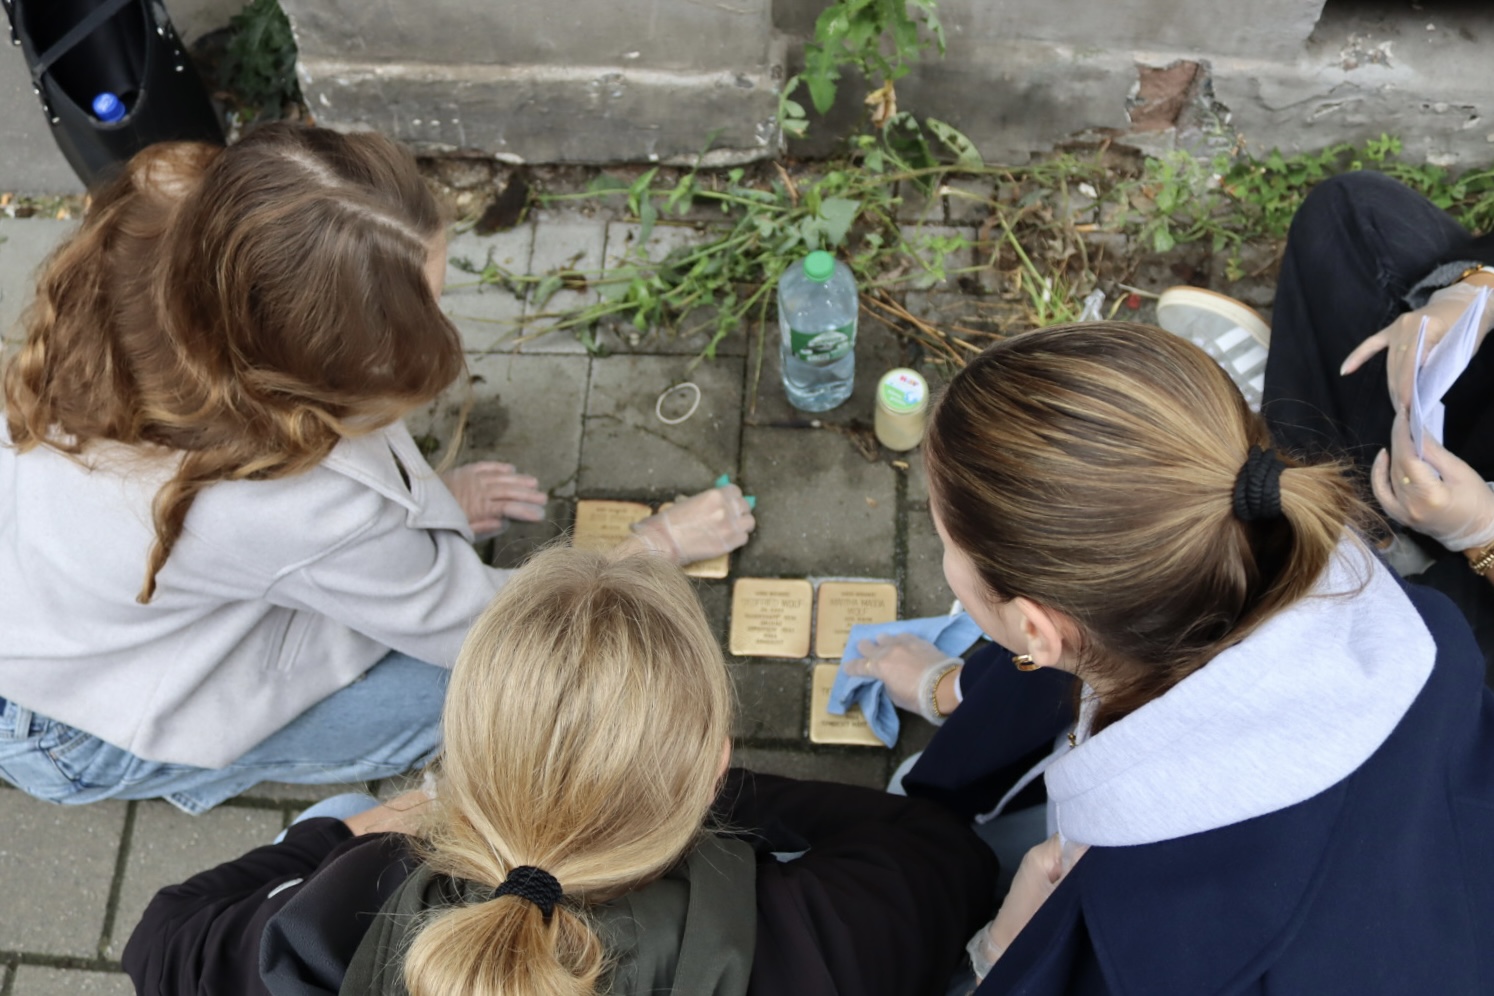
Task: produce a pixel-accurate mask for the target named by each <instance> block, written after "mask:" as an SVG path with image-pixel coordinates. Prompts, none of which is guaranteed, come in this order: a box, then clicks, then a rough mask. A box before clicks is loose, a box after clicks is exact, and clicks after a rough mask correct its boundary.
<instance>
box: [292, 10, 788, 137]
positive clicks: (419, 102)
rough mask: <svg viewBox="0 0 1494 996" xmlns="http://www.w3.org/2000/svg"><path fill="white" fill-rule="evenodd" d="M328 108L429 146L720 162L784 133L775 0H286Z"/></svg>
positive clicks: (319, 102) (304, 59)
mask: <svg viewBox="0 0 1494 996" xmlns="http://www.w3.org/2000/svg"><path fill="white" fill-rule="evenodd" d="M283 6H284V7H285V10H286V13H287V14H288V15H289V16H290V18H291V23H292V25H293V27H294V29H295V32H296V41H297V44H298V46H299V48H300V56H301V61H300V72H301V77H302V80H301V82H302V88H303V90H304V91H305V94H306V98H307V102H308V103H309V104H310V106H311V109H312V112H313V113H314V114H315V115H316V117H317V120H318V121H320V122H322V123H324V124H328V125H331V126H333V127H338V128H374V129H377V130H379V131H382V132H384V133H385V134H389V135H392V136H394V137H395V138H398V139H401V140H402V141H405V142H408V143H410V144H411V145H413V146H415V147H416V148H418V149H421V150H424V151H431V152H468V151H470V152H478V153H484V154H488V155H496V156H498V157H499V158H502V159H506V160H509V161H515V162H519V161H528V162H591V163H605V162H618V161H626V162H645V161H653V162H691V161H694V159H695V158H696V157H697V156H698V155H699V154H700V153H701V151H702V150H703V149H705V148H706V145H707V142H708V141H709V142H710V144H711V145H710V147H711V152H710V154H709V156H708V157H707V161H708V162H710V163H713V164H723V163H730V162H741V161H746V160H751V159H757V158H761V157H763V156H765V155H769V154H771V153H772V152H773V151H774V150H775V149H776V148H777V141H778V136H777V128H776V123H775V120H774V116H775V114H776V112H777V108H778V96H777V91H778V87H779V84H780V82H781V80H782V53H783V45H782V42H781V41H780V40H779V39H778V38H777V37H776V36H775V35H774V33H773V31H772V24H771V20H772V11H771V6H770V0H630V2H628V3H585V4H582V3H575V2H569V3H566V2H556V0H510V2H508V3H504V4H501V5H499V4H493V3H488V2H484V0H445V2H427V3H420V4H414V3H409V4H394V3H384V4H376V5H371V4H367V3H364V2H362V0H283Z"/></svg>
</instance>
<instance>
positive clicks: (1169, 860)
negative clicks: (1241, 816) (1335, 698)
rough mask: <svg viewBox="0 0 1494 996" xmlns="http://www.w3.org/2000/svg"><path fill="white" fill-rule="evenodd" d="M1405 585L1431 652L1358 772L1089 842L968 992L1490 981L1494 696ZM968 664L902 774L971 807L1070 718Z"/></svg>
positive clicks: (1023, 680) (1054, 692)
mask: <svg viewBox="0 0 1494 996" xmlns="http://www.w3.org/2000/svg"><path fill="white" fill-rule="evenodd" d="M1408 594H1409V595H1410V597H1411V599H1412V602H1413V604H1414V605H1415V606H1416V608H1417V610H1418V611H1419V612H1420V613H1421V615H1422V618H1423V619H1424V620H1425V621H1426V624H1427V627H1428V629H1430V630H1431V633H1432V636H1433V638H1434V639H1435V640H1436V643H1437V658H1436V663H1435V665H1434V667H1433V670H1432V674H1431V677H1430V678H1429V679H1428V680H1427V684H1426V686H1425V687H1424V688H1423V689H1422V691H1421V694H1420V695H1419V696H1418V697H1417V698H1416V700H1415V701H1414V703H1413V704H1412V706H1411V708H1410V710H1409V711H1408V712H1407V713H1406V715H1405V717H1404V718H1403V719H1402V720H1401V722H1400V725H1399V726H1397V727H1396V729H1395V731H1394V732H1393V733H1392V734H1391V736H1390V738H1389V739H1388V740H1386V741H1385V743H1384V744H1383V745H1382V746H1381V747H1380V749H1379V750H1378V751H1376V752H1375V753H1374V754H1373V755H1372V756H1371V757H1370V758H1369V760H1367V761H1366V762H1365V763H1364V764H1363V765H1362V766H1361V767H1360V768H1359V770H1358V771H1356V772H1355V773H1354V774H1352V775H1350V776H1349V777H1348V778H1346V779H1344V780H1343V781H1341V782H1339V783H1338V784H1337V785H1334V786H1333V787H1332V788H1330V789H1328V790H1327V791H1325V792H1322V793H1321V794H1319V795H1317V796H1314V797H1313V798H1311V799H1308V800H1306V801H1304V802H1301V803H1298V804H1296V805H1294V806H1291V807H1288V808H1287V809H1283V810H1280V811H1278V812H1275V813H1271V814H1268V815H1266V816H1261V817H1257V818H1255V819H1252V820H1247V821H1245V822H1243V823H1238V824H1235V825H1233V826H1228V827H1223V828H1221V829H1217V830H1211V831H1208V832H1206V833H1200V834H1194V835H1192V836H1188V837H1182V838H1178V839H1176V840H1170V841H1165V842H1162V843H1157V844H1147V845H1141V846H1136V847H1105V848H1100V847H1095V848H1091V849H1090V851H1089V852H1088V853H1087V854H1086V855H1085V856H1084V858H1083V859H1082V860H1081V861H1080V862H1079V863H1078V864H1077V865H1075V866H1074V870H1073V872H1072V873H1071V874H1070V875H1068V877H1067V878H1065V879H1064V880H1063V881H1062V882H1061V883H1060V884H1059V886H1058V888H1057V890H1056V891H1055V892H1054V893H1053V895H1052V896H1050V897H1049V898H1048V900H1047V901H1046V902H1045V903H1044V904H1043V906H1042V907H1041V908H1040V909H1039V910H1038V912H1037V914H1036V915H1035V916H1034V917H1033V919H1032V920H1031V921H1030V922H1029V923H1028V925H1027V926H1026V927H1025V928H1024V929H1023V930H1022V932H1021V933H1020V934H1019V935H1018V936H1017V938H1016V940H1015V941H1014V942H1013V943H1012V946H1011V948H1010V949H1009V950H1008V951H1007V952H1006V953H1005V954H1004V955H1003V956H1002V957H1001V958H1000V959H999V960H998V961H997V963H996V965H995V967H994V968H993V969H992V971H991V974H990V975H989V976H987V978H986V981H985V983H984V984H983V985H982V986H981V987H980V989H979V990H978V993H979V994H980V996H996V994H1001V996H1008V994H1011V996H1015V994H1022V996H1039V994H1043V996H1046V994H1060V993H1061V994H1065V996H1100V994H1116V996H1119V994H1128V996H1130V994H1138V996H1141V994H1144V996H1168V994H1179V996H1211V994H1224V993H1229V994H1259V996H1267V994H1272V996H1274V994H1296V993H1302V994H1337V993H1344V994H1355V996H1361V994H1381V993H1385V994H1392V993H1393V994H1401V993H1404V994H1408V996H1410V994H1416V996H1422V994H1426V996H1432V994H1435V996H1461V994H1469V996H1472V994H1491V993H1494V694H1491V692H1490V691H1489V690H1488V689H1487V688H1486V687H1485V686H1484V681H1483V678H1484V675H1483V657H1482V655H1481V654H1480V652H1479V650H1478V647H1477V646H1476V645H1475V643H1474V641H1473V638H1472V634H1471V633H1470V632H1469V630H1468V625H1467V623H1466V622H1464V620H1463V618H1462V617H1461V616H1460V615H1459V614H1458V612H1457V610H1456V609H1455V608H1454V607H1453V605H1452V604H1451V603H1450V602H1448V601H1447V599H1446V598H1444V597H1443V596H1442V595H1440V594H1438V593H1437V592H1434V591H1431V590H1430V589H1426V588H1419V587H1414V586H1408ZM1310 652H1311V648H1310V647H1304V648H1303V653H1310ZM969 668H970V670H969V671H968V672H967V674H966V675H965V677H964V679H962V685H963V687H964V691H965V700H964V702H963V703H962V704H961V706H960V708H959V710H957V711H956V713H955V714H954V715H953V716H952V717H951V718H950V720H949V722H948V723H946V725H945V726H944V727H943V728H942V729H941V730H940V731H939V734H938V735H937V736H936V737H935V738H934V741H933V743H932V744H930V746H929V749H928V750H927V751H926V752H925V753H924V757H923V760H922V761H921V762H920V763H919V765H918V766H916V767H915V768H914V770H913V771H912V772H911V773H910V776H909V778H908V780H907V784H908V787H909V791H910V792H914V793H918V794H924V795H930V796H934V797H936V798H940V799H942V800H943V801H945V802H946V803H948V804H951V805H954V806H956V807H958V808H961V809H963V811H964V812H966V813H967V814H971V813H975V812H980V811H982V810H984V809H988V808H990V806H992V805H994V804H995V802H996V800H997V799H998V798H999V797H1000V795H1001V792H1002V791H1004V789H1005V788H1006V787H1008V786H1009V785H1010V783H1011V778H1012V777H1014V776H1012V774H1011V773H1012V772H1013V771H1016V773H1017V774H1020V773H1021V762H1022V761H1023V760H1024V756H1028V755H1030V752H1031V751H1032V750H1033V749H1034V748H1037V749H1038V753H1039V755H1040V754H1041V753H1044V752H1046V750H1047V749H1048V748H1049V747H1050V746H1051V744H1052V742H1053V741H1052V738H1053V736H1054V735H1055V734H1056V733H1058V732H1061V730H1062V729H1063V728H1064V727H1065V726H1066V725H1067V723H1069V722H1071V721H1072V720H1071V717H1072V715H1073V713H1072V706H1071V704H1068V705H1066V703H1071V701H1072V686H1071V680H1070V679H1067V678H1066V677H1064V676H1061V675H1057V676H1055V675H1049V674H1046V673H1043V672H1038V673H1034V674H1021V673H1019V672H1017V671H1016V670H1014V669H1013V668H1011V667H1010V658H1009V657H1008V656H1006V655H1005V654H1004V652H1003V651H1000V650H993V651H990V652H988V653H986V654H984V655H983V659H981V660H979V661H975V660H972V663H971V665H970V666H969ZM1033 679H1038V680H1037V681H1034V680H1033ZM1003 778H1005V783H1004V784H1003V783H1002V779H1003ZM1219 791H1221V792H1228V791H1229V786H1227V785H1221V786H1220V787H1219Z"/></svg>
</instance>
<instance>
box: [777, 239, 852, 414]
mask: <svg viewBox="0 0 1494 996" xmlns="http://www.w3.org/2000/svg"><path fill="white" fill-rule="evenodd" d="M778 326H779V329H780V330H781V332H782V336H783V338H782V346H781V348H780V351H779V358H780V360H781V366H782V368H783V390H784V393H786V394H787V395H788V399H789V404H791V405H793V406H794V407H795V408H798V409H799V410H800V411H806V412H823V411H828V410H829V409H831V408H834V407H835V406H836V405H838V404H840V403H841V402H842V401H844V400H846V399H847V398H849V397H850V396H851V387H852V385H853V383H854V381H855V379H856V281H855V279H854V278H853V277H852V276H851V268H850V267H849V266H847V265H846V264H844V263H842V262H840V261H838V260H837V259H836V258H835V257H834V256H832V255H830V254H829V253H828V252H823V251H817V252H812V253H810V254H809V255H808V256H806V257H805V258H804V261H803V262H802V263H799V264H797V265H795V266H791V267H789V268H788V270H787V272H785V273H784V274H783V276H782V277H780V278H779V280H778Z"/></svg>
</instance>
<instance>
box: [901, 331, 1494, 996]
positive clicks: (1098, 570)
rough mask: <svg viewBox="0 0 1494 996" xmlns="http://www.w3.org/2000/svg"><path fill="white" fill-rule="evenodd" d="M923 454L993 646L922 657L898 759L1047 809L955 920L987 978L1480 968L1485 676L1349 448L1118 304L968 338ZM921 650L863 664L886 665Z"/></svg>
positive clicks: (1475, 988) (1264, 981) (1378, 974)
mask: <svg viewBox="0 0 1494 996" xmlns="http://www.w3.org/2000/svg"><path fill="white" fill-rule="evenodd" d="M925 458H926V461H927V467H928V475H929V490H930V506H931V511H932V513H933V518H934V524H935V526H936V528H937V529H938V531H939V534H940V536H941V537H942V538H943V541H944V569H945V575H946V577H947V578H948V580H949V582H950V586H951V587H952V588H953V590H954V592H955V594H956V595H957V596H958V597H959V598H960V599H961V601H962V603H963V604H964V606H965V607H966V609H967V610H968V611H969V612H970V614H971V616H972V617H973V618H974V619H975V620H976V621H977V622H978V623H980V624H981V627H982V629H984V631H985V632H986V633H987V634H988V635H989V636H990V637H991V638H992V640H993V641H995V643H996V644H997V646H995V647H993V648H991V649H990V650H989V651H986V652H982V653H979V654H977V655H976V656H974V657H972V658H971V659H970V660H969V661H968V662H966V663H965V664H964V666H963V667H960V668H952V669H950V670H949V673H948V675H947V680H941V681H939V682H938V683H937V684H936V685H935V686H934V687H933V690H932V691H933V694H934V695H935V696H936V697H938V699H939V700H940V701H941V703H943V704H942V705H941V708H940V711H941V712H946V713H949V714H950V715H949V719H948V722H947V723H945V724H944V726H943V727H942V728H941V729H940V730H939V732H938V734H937V735H936V736H935V738H934V740H933V742H932V743H931V744H930V746H929V748H928V750H926V751H925V752H924V754H923V757H922V758H921V759H920V760H919V762H918V764H917V765H916V766H915V767H914V768H913V770H912V772H911V773H910V774H909V775H908V777H907V779H906V781H905V784H906V785H907V786H908V789H909V791H910V792H912V793H914V794H925V795H936V796H938V797H940V798H942V799H944V800H945V801H947V802H950V803H952V804H954V805H956V806H958V807H960V808H962V809H963V810H964V811H965V812H967V813H968V814H970V815H972V816H976V817H977V818H978V819H979V820H980V821H981V822H982V823H987V822H988V821H995V822H994V823H990V824H989V825H991V826H992V827H999V826H1002V825H1003V821H1005V825H1006V826H1008V827H1010V826H1014V825H1020V823H1021V820H1023V819H1026V815H1025V814H1022V813H1016V814H1011V815H1010V817H1009V818H1008V817H1007V816H1005V815H1004V814H1007V813H1008V812H1009V810H1010V809H1011V808H1012V806H1013V805H1014V800H1018V799H1021V800H1026V801H1028V802H1036V803H1037V804H1038V805H1037V807H1036V808H1034V809H1033V810H1031V813H1033V814H1035V816H1036V818H1037V822H1038V823H1046V824H1047V832H1048V833H1049V834H1051V835H1052V836H1051V837H1050V838H1049V840H1047V841H1046V842H1044V843H1041V844H1038V845H1037V846H1035V847H1032V848H1031V849H1030V850H1029V851H1028V852H1027V854H1026V857H1024V858H1023V859H1022V861H1021V864H1020V866H1019V867H1018V869H1017V871H1016V876H1015V881H1014V883H1013V885H1012V888H1011V890H1010V892H1009V893H1008V894H1007V896H1006V898H1005V900H1004V902H1003V903H1002V904H1001V905H1000V907H999V909H998V910H997V912H996V916H995V918H994V919H993V920H992V921H991V923H990V924H988V925H987V926H986V927H984V928H982V929H981V930H980V931H978V932H977V933H976V934H975V935H974V936H973V937H972V938H971V941H970V951H971V955H972V960H973V963H974V967H975V971H976V976H977V978H981V979H983V982H982V983H981V984H980V986H979V989H978V992H979V993H980V994H981V996H987V994H1000V993H1007V992H1023V993H1034V994H1060V993H1062V994H1084V996H1100V994H1119V993H1187V994H1189V996H1209V994H1220V996H1223V994H1225V993H1231V994H1238V993H1255V994H1265V993H1277V992H1291V993H1302V992H1344V993H1349V992H1352V993H1432V992H1436V993H1469V994H1472V993H1478V992H1490V991H1494V961H1491V960H1490V959H1489V956H1488V952H1487V950H1485V949H1486V948H1487V945H1486V944H1485V943H1484V940H1483V939H1486V938H1488V937H1490V936H1494V862H1490V860H1489V859H1488V857H1487V856H1486V854H1485V853H1484V852H1485V851H1486V848H1484V846H1483V845H1482V844H1476V843H1475V842H1476V841H1484V840H1487V839H1488V837H1487V835H1488V834H1489V833H1490V832H1494V815H1491V814H1494V751H1491V750H1490V745H1491V744H1494V697H1491V695H1490V693H1489V692H1488V691H1486V690H1485V689H1484V688H1483V684H1482V661H1481V658H1480V655H1479V653H1478V649H1477V647H1476V646H1475V645H1474V643H1473V641H1472V640H1471V638H1470V635H1469V633H1468V629H1467V626H1466V624H1464V623H1463V621H1462V620H1461V618H1460V617H1459V616H1458V614H1457V612H1456V611H1455V610H1454V609H1453V607H1452V606H1451V605H1450V604H1449V603H1448V602H1447V601H1446V600H1445V599H1443V598H1442V597H1441V596H1440V595H1438V594H1436V593H1433V592H1430V591H1427V590H1424V589H1416V588H1413V587H1409V586H1406V585H1403V584H1402V583H1401V582H1400V580H1399V579H1398V578H1397V577H1396V576H1395V575H1394V573H1393V572H1391V571H1389V570H1388V569H1387V568H1386V567H1385V565H1383V564H1382V563H1381V562H1380V561H1379V560H1377V559H1376V557H1375V556H1374V554H1373V553H1372V552H1371V550H1370V548H1369V546H1368V545H1367V544H1366V543H1365V542H1364V541H1363V540H1361V538H1360V532H1359V529H1360V528H1361V527H1362V526H1363V525H1364V524H1366V522H1367V521H1368V519H1369V516H1368V513H1367V512H1366V511H1365V506H1364V505H1363V504H1362V503H1361V501H1360V499H1359V498H1358V497H1357V496H1356V494H1355V493H1354V490H1353V488H1352V486H1351V485H1350V484H1349V483H1348V481H1347V480H1346V479H1345V477H1344V474H1343V469H1342V468H1341V467H1338V466H1336V465H1333V464H1324V463H1311V462H1309V461H1306V460H1304V459H1302V458H1300V457H1299V456H1297V455H1295V454H1293V453H1290V452H1288V451H1284V450H1282V449H1281V448H1280V447H1278V446H1277V444H1276V443H1275V441H1274V440H1273V439H1272V437H1271V434H1270V432H1269V431H1268V429H1267V427H1266V424H1265V423H1264V422H1263V421H1262V420H1261V418H1260V417H1259V416H1258V415H1256V414H1254V413H1253V412H1251V410H1250V409H1249V407H1248V406H1247V405H1246V403H1245V400H1244V399H1243V398H1242V397H1241V395H1240V392H1239V390H1238V389H1236V387H1235V386H1234V385H1233V384H1232V383H1231V382H1230V380H1229V378H1228V377H1227V376H1226V375H1225V374H1224V372H1223V371H1222V370H1221V369H1220V368H1219V367H1218V365H1216V364H1215V363H1214V362H1213V361H1212V360H1211V359H1210V358H1209V357H1208V356H1206V355H1205V354H1204V353H1203V352H1202V351H1201V350H1199V349H1198V348H1196V347H1195V346H1193V345H1191V344H1190V343H1188V342H1186V341H1185V340H1183V339H1181V338H1177V337H1174V336H1172V335H1170V334H1168V333H1166V332H1163V331H1161V330H1159V329H1154V328H1149V327H1146V326H1140V325H1130V324H1123V323H1093V324H1083V325H1071V326H1062V327H1055V328H1049V329H1043V330H1040V331H1036V332H1031V333H1027V334H1024V335H1019V336H1015V337H1013V338H1011V339H1009V340H1006V341H1004V342H1002V343H999V344H997V345H995V346H993V347H991V348H990V349H988V350H987V351H986V352H985V353H983V354H981V355H980V356H979V357H977V358H976V359H975V360H973V361H972V362H971V363H970V365H969V366H968V367H966V368H965V370H963V371H962V372H961V373H960V374H959V375H958V376H957V377H955V378H954V380H953V382H952V383H951V384H950V385H949V388H948V390H947V392H946V393H945V395H944V396H943V398H942V399H941V400H940V401H939V403H938V405H937V407H936V409H935V411H934V413H933V416H932V426H931V429H930V432H929V436H928V441H927V449H926V454H925ZM914 656H915V655H914V654H912V653H911V652H904V651H899V653H898V654H897V655H894V654H889V655H886V656H885V657H884V658H882V659H879V660H877V661H876V662H874V663H873V665H871V666H874V667H875V668H877V669H878V670H879V671H880V672H881V675H882V676H883V677H884V678H885V679H886V680H887V681H888V682H889V685H891V686H892V689H893V691H894V694H895V696H896V695H898V694H906V689H908V688H910V687H917V684H918V681H919V679H920V677H921V674H920V673H919V670H920V666H919V665H916V664H914V663H913V662H912V658H913V657H914ZM1014 665H1015V666H1014ZM900 690H901V691H900ZM1043 793H1045V794H1046V802H1043V801H1042V794H1043ZM1000 835H1001V831H996V836H998V837H999V836H1000ZM1037 836H1041V832H1039V834H1038V835H1037ZM1019 853H1020V852H1019Z"/></svg>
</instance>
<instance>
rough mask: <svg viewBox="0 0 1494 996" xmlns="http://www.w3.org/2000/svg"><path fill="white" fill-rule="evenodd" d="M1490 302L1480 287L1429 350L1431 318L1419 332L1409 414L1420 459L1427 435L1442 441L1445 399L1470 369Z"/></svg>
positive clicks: (1413, 441) (1412, 433) (1421, 325)
mask: <svg viewBox="0 0 1494 996" xmlns="http://www.w3.org/2000/svg"><path fill="white" fill-rule="evenodd" d="M1488 303H1489V289H1488V288H1487V287H1483V288H1479V289H1478V291H1477V292H1476V293H1475V294H1474V296H1473V298H1472V300H1471V301H1470V302H1469V304H1468V307H1467V308H1466V309H1465V310H1464V311H1463V313H1462V314H1461V315H1459V316H1458V318H1457V320H1456V321H1454V322H1453V323H1452V326H1451V327H1450V328H1449V329H1448V330H1447V334H1446V335H1444V336H1442V338H1441V341H1439V342H1437V343H1436V344H1435V345H1431V346H1430V347H1429V346H1428V343H1427V338H1428V331H1429V326H1430V324H1431V319H1430V317H1426V316H1423V318H1422V319H1421V324H1420V327H1419V328H1418V330H1417V339H1416V351H1415V357H1416V373H1415V376H1414V378H1413V379H1412V382H1411V399H1410V412H1409V415H1410V423H1411V424H1410V428H1411V442H1412V444H1413V445H1414V446H1415V448H1416V455H1417V456H1418V457H1422V456H1423V455H1424V454H1425V453H1426V438H1427V437H1428V436H1430V437H1431V438H1432V439H1434V440H1436V441H1437V442H1438V443H1441V442H1442V427H1443V421H1444V418H1445V416H1446V408H1445V407H1444V406H1443V404H1442V398H1443V396H1444V395H1446V394H1447V392H1448V390H1449V389H1451V388H1452V386H1453V383H1454V382H1455V381H1457V379H1458V377H1459V376H1461V375H1462V373H1463V371H1464V370H1466V369H1467V368H1468V362H1469V361H1470V360H1472V359H1473V354H1474V353H1475V352H1477V351H1478V346H1479V340H1480V338H1481V335H1480V333H1481V332H1482V330H1483V327H1484V313H1485V311H1486V310H1487V308H1488Z"/></svg>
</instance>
